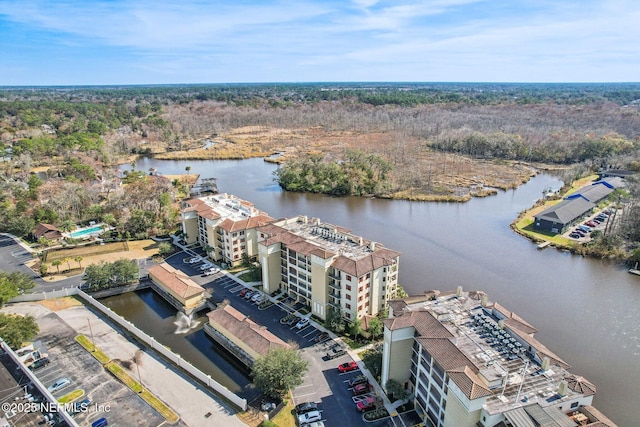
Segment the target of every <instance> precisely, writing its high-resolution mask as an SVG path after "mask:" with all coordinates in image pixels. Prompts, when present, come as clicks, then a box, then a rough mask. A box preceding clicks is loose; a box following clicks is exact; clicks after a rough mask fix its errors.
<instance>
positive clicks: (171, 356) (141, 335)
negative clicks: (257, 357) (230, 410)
mask: <svg viewBox="0 0 640 427" xmlns="http://www.w3.org/2000/svg"><path fill="white" fill-rule="evenodd" d="M71 295H78V296H80V297H81V298H82V299H84V300H85V301H87V302H88V303H89V304H91V305H92V306H93V307H94V308H96V309H97V310H99V311H100V312H101V313H102V314H104V315H106V316H107V317H108V318H109V319H111V320H113V321H114V322H115V323H117V324H118V325H120V326H121V327H122V328H124V329H126V330H127V331H129V332H130V333H131V334H133V335H134V336H135V337H136V338H138V339H139V340H140V341H142V342H143V343H145V344H146V345H148V346H149V347H151V348H152V349H154V350H155V351H157V352H158V353H160V354H162V355H163V356H164V357H165V358H167V359H168V360H170V361H171V362H173V363H175V364H176V365H177V366H178V367H179V368H181V369H183V370H184V371H186V372H188V373H189V374H191V375H192V376H193V377H194V378H196V379H198V380H199V381H201V382H202V383H204V384H206V385H207V387H209V388H211V389H212V390H213V391H214V392H216V393H218V394H219V395H221V396H223V397H224V398H225V399H227V400H229V401H230V402H231V403H233V404H234V405H236V406H238V407H240V408H241V409H242V410H243V411H246V409H247V400H246V399H243V398H241V397H240V396H238V395H236V394H235V393H233V392H231V391H230V390H229V389H228V388H226V387H225V386H223V385H222V384H220V383H218V382H217V381H216V380H214V379H212V378H211V376H210V375H206V374H205V373H204V372H202V371H201V370H199V369H198V368H196V367H194V366H193V365H192V364H191V363H189V362H188V361H186V360H184V359H183V358H182V357H181V356H180V355H179V354H176V353H174V352H172V351H171V350H169V349H168V348H167V347H165V346H164V345H163V344H161V343H159V342H158V341H156V339H155V338H153V337H152V336H150V335H147V334H146V333H145V332H143V331H141V330H140V329H138V328H137V327H136V326H135V325H134V324H132V323H131V322H129V321H128V320H125V319H123V318H122V317H120V316H119V315H118V314H116V313H114V312H113V311H112V310H111V309H110V308H109V307H106V306H104V305H103V304H102V303H100V302H99V301H98V300H96V299H95V298H93V297H92V296H91V295H89V294H87V293H85V292H83V291H81V290H80V289H78V288H68V289H61V290H58V291H53V292H43V293H38V294H25V295H20V296H18V297H16V298H14V299H12V300H11V302H28V301H40V300H44V299H53V298H59V297H63V296H71Z"/></svg>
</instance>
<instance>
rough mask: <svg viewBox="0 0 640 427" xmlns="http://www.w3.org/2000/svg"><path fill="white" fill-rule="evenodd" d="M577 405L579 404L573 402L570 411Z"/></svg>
mask: <svg viewBox="0 0 640 427" xmlns="http://www.w3.org/2000/svg"><path fill="white" fill-rule="evenodd" d="M578 405H579V403H578V402H573V403H572V404H571V409H575V408H577V407H578Z"/></svg>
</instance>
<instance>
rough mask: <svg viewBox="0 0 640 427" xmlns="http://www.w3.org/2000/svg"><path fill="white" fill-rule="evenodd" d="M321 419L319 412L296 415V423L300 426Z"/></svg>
mask: <svg viewBox="0 0 640 427" xmlns="http://www.w3.org/2000/svg"><path fill="white" fill-rule="evenodd" d="M321 419H322V415H320V411H310V412H305V413H304V414H301V415H298V422H299V423H300V425H303V424H309V423H312V422H314V421H320V420H321Z"/></svg>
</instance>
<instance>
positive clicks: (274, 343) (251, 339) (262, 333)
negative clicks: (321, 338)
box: [207, 304, 290, 355]
mask: <svg viewBox="0 0 640 427" xmlns="http://www.w3.org/2000/svg"><path fill="white" fill-rule="evenodd" d="M207 316H208V317H209V320H210V324H211V326H212V327H214V328H216V326H218V327H222V328H223V329H224V330H225V332H228V333H230V334H232V335H233V336H234V337H235V338H236V339H237V340H239V341H241V342H243V343H245V344H246V345H247V346H249V347H250V348H251V349H252V350H253V351H255V352H256V353H258V354H260V355H265V354H267V353H268V352H269V350H270V349H272V348H280V347H281V348H290V346H289V345H288V344H287V343H285V342H284V341H282V340H281V339H280V338H278V337H277V336H275V335H274V334H272V333H271V332H269V331H268V330H267V328H266V326H261V325H258V324H257V323H255V322H254V321H253V320H251V319H249V318H248V317H247V316H245V315H244V314H242V313H241V312H239V311H238V310H236V309H235V308H233V307H232V306H231V305H229V304H224V305H220V306H218V308H217V309H215V310H213V311H210V312H209V313H207ZM216 329H217V330H218V331H219V332H221V333H222V332H223V331H221V330H219V329H218V328H216ZM225 335H226V334H225ZM227 338H229V339H231V337H227Z"/></svg>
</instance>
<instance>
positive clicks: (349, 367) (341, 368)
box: [338, 360, 358, 372]
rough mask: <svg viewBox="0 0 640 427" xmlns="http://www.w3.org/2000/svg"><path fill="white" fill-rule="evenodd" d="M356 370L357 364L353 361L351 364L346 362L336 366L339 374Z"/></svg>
mask: <svg viewBox="0 0 640 427" xmlns="http://www.w3.org/2000/svg"><path fill="white" fill-rule="evenodd" d="M356 369H358V364H357V363H356V362H355V361H353V360H352V361H351V362H346V363H343V364H342V365H339V366H338V371H340V372H351V371H355V370H356Z"/></svg>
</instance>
